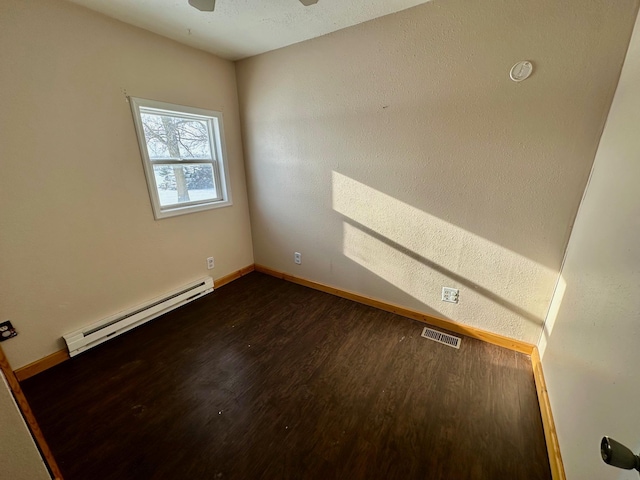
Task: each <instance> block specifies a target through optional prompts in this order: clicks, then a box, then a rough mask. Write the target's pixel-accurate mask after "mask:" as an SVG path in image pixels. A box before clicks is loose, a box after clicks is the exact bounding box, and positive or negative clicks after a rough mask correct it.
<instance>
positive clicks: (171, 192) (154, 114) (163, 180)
mask: <svg viewBox="0 0 640 480" xmlns="http://www.w3.org/2000/svg"><path fill="white" fill-rule="evenodd" d="M130 101H131V109H132V111H133V119H134V123H135V126H136V132H137V134H138V143H139V144H140V153H141V155H142V163H143V164H144V173H145V175H146V177H147V186H148V187H149V196H150V197H151V204H152V206H153V214H154V216H155V218H156V219H161V218H166V217H172V216H175V215H181V214H184V213H192V212H198V211H201V210H208V209H210V208H217V207H225V206H228V205H231V195H230V193H231V192H230V191H229V180H228V177H227V165H226V158H225V157H226V155H225V153H226V152H225V148H224V129H223V126H222V114H221V113H220V112H214V111H210V110H202V109H199V108H191V107H183V106H180V105H172V104H170V103H162V102H155V101H153V100H144V99H142V98H133V97H131V98H130Z"/></svg>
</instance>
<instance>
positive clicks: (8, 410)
mask: <svg viewBox="0 0 640 480" xmlns="http://www.w3.org/2000/svg"><path fill="white" fill-rule="evenodd" d="M0 478H6V479H7V480H8V479H11V480H50V479H51V477H50V476H49V474H48V473H47V468H46V467H45V465H44V463H43V461H42V458H40V454H39V452H38V448H37V447H36V444H35V443H34V442H33V439H32V438H31V433H30V432H29V430H28V429H27V426H26V425H25V423H24V420H23V419H22V415H21V414H20V411H19V410H18V407H17V406H16V404H15V402H14V401H13V397H12V396H11V391H10V390H9V386H8V385H7V382H6V380H5V377H4V375H3V373H2V372H0Z"/></svg>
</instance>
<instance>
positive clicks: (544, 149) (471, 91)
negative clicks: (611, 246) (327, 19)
mask: <svg viewBox="0 0 640 480" xmlns="http://www.w3.org/2000/svg"><path fill="white" fill-rule="evenodd" d="M637 3H638V2H637V1H636V0H624V1H618V2H615V6H612V4H611V2H608V1H605V0H599V1H591V2H587V3H586V4H585V2H581V1H577V0H574V1H569V2H556V1H551V0H544V1H541V2H524V1H518V2H514V1H500V0H490V1H485V2H469V1H463V0H448V1H435V2H432V3H428V4H425V5H422V6H418V7H415V8H412V9H410V10H406V11H403V12H400V13H397V14H394V15H390V16H387V17H383V18H380V19H377V20H374V21H371V22H368V23H365V24H362V25H358V26H355V27H351V28H348V29H345V30H342V31H339V32H336V33H333V34H331V35H327V36H325V37H321V38H318V39H315V40H311V41H308V42H304V43H301V44H297V45H294V46H291V47H287V48H284V49H281V50H277V51H274V52H271V53H267V54H263V55H260V56H257V57H253V58H250V59H247V60H244V61H241V62H239V64H238V69H237V70H238V85H239V91H240V98H241V115H242V122H243V139H244V146H245V161H246V164H247V176H248V186H249V197H250V208H251V216H252V231H253V235H254V253H255V259H256V263H260V264H264V265H267V266H269V267H272V268H275V269H278V270H283V271H285V272H288V273H292V274H294V275H298V276H301V277H306V278H310V279H313V280H316V281H320V282H324V283H327V284H330V285H334V286H337V287H341V288H345V289H349V290H354V291H357V292H360V293H363V294H365V295H370V296H373V297H376V298H380V299H383V300H386V301H390V302H394V303H398V304H401V305H404V306H407V307H410V308H415V309H419V310H421V311H424V312H427V313H431V314H435V315H438V316H444V317H448V318H451V319H455V320H457V321H460V322H463V323H466V324H469V325H473V326H476V327H479V328H482V329H486V330H490V331H493V332H497V333H501V334H505V335H508V336H510V337H513V338H517V339H521V340H524V341H527V342H532V343H535V342H536V341H537V339H538V335H539V333H540V330H541V324H542V321H543V319H544V317H545V314H546V312H547V308H548V306H549V301H550V298H551V295H552V291H553V287H554V284H555V281H556V278H557V273H558V270H559V267H560V263H561V260H562V257H563V252H564V249H565V245H566V242H567V239H568V236H569V232H570V226H571V223H572V220H573V218H574V215H575V212H576V210H577V207H578V203H579V201H580V198H581V195H582V191H583V189H584V186H585V183H586V180H587V177H588V174H589V170H590V167H591V163H592V161H593V157H594V154H595V150H596V146H597V143H598V138H599V136H600V133H601V130H602V127H603V123H604V119H605V116H606V113H607V110H608V107H609V104H610V101H611V98H612V95H613V92H614V89H615V85H616V81H617V79H618V75H619V72H620V67H621V64H622V60H623V57H624V53H625V49H626V46H627V43H628V40H629V35H630V32H631V28H632V24H633V14H634V12H635V11H636V8H637ZM523 59H528V60H531V61H533V63H534V65H535V73H534V74H533V76H532V77H531V78H530V79H529V80H527V81H525V82H523V83H520V84H516V83H513V82H512V81H510V79H509V75H508V72H509V69H510V68H511V66H512V65H513V64H514V63H515V62H517V61H519V60H523ZM294 251H299V252H301V253H302V254H303V264H302V265H301V266H299V267H298V266H296V265H294V263H293V252H294ZM442 286H452V287H457V288H460V304H459V305H457V306H455V305H451V304H445V303H443V302H441V301H440V293H441V287H442Z"/></svg>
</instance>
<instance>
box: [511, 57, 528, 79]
mask: <svg viewBox="0 0 640 480" xmlns="http://www.w3.org/2000/svg"><path fill="white" fill-rule="evenodd" d="M532 72H533V64H532V63H531V62H529V61H528V60H523V61H522V62H518V63H516V64H515V65H514V66H513V67H511V72H509V76H510V77H511V80H513V81H514V82H521V81H523V80H526V79H527V78H529V75H531V73H532Z"/></svg>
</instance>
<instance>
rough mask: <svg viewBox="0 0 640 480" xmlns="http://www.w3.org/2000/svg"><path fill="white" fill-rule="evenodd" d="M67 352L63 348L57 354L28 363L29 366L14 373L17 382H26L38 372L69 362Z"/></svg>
mask: <svg viewBox="0 0 640 480" xmlns="http://www.w3.org/2000/svg"><path fill="white" fill-rule="evenodd" d="M69 358H70V357H69V351H68V350H67V349H66V348H65V349H64V350H58V351H57V352H53V353H52V354H51V355H47V356H46V357H44V358H41V359H40V360H36V361H35V362H32V363H30V364H29V365H25V366H24V367H20V368H18V369H17V370H16V371H15V372H13V373H15V375H16V378H17V379H18V381H19V382H22V381H23V380H26V379H27V378H31V377H33V376H34V375H37V374H38V373H40V372H44V371H45V370H47V369H49V368H51V367H55V366H56V365H58V364H59V363H62V362H64V361H66V360H69Z"/></svg>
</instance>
